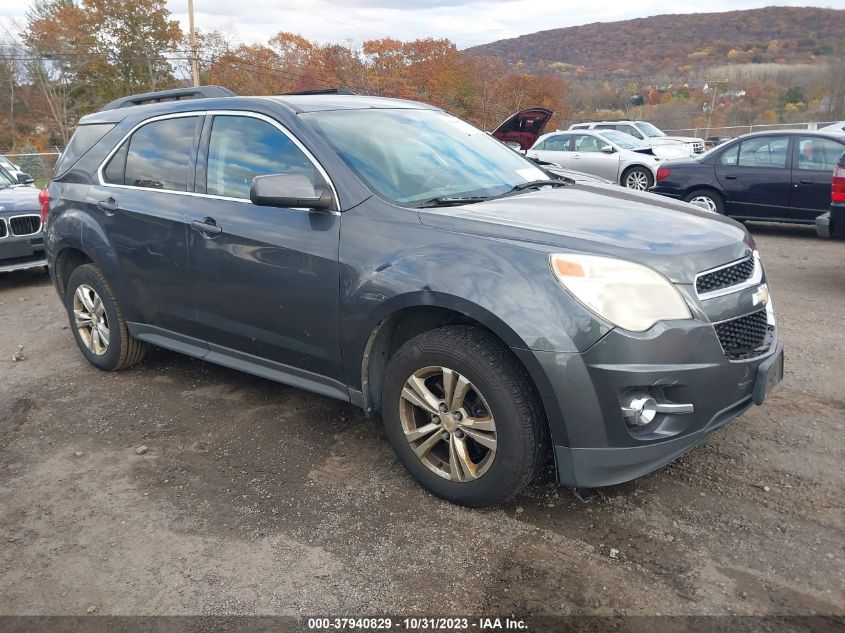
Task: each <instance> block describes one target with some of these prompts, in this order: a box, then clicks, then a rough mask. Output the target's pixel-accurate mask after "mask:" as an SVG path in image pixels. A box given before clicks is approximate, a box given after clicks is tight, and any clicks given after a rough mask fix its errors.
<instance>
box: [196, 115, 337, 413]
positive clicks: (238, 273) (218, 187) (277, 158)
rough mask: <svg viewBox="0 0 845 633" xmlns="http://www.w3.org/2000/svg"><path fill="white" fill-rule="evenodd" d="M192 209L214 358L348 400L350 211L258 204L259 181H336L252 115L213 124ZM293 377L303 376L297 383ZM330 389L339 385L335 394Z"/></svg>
mask: <svg viewBox="0 0 845 633" xmlns="http://www.w3.org/2000/svg"><path fill="white" fill-rule="evenodd" d="M202 138H203V140H202V143H201V146H200V156H199V159H198V168H197V177H196V181H197V182H196V190H197V194H196V195H195V196H193V198H192V202H191V208H190V211H189V216H190V223H189V226H190V228H189V230H188V254H189V255H188V259H189V266H190V272H191V277H192V279H193V280H194V283H193V285H192V287H191V292H190V296H191V297H192V299H193V305H194V308H195V310H196V314H197V320H196V324H195V329H194V334H193V335H194V336H196V337H197V338H201V339H203V340H205V341H207V342H208V344H209V347H210V349H211V352H210V354H209V356H208V358H209V359H214V360H215V362H221V363H222V364H225V365H229V366H238V363H249V364H250V366H251V369H250V370H251V371H254V372H256V373H262V371H258V370H256V367H258V366H260V367H261V368H263V370H264V371H263V373H264V374H266V375H268V376H270V377H274V378H276V379H279V380H282V381H284V382H288V383H293V384H300V383H298V382H297V379H298V380H300V381H306V382H307V383H308V386H309V388H311V389H315V390H317V391H321V386H322V387H324V388H325V389H323V390H322V392H323V393H330V394H331V395H334V396H336V397H337V396H339V395H342V393H343V394H345V387H343V386H342V385H341V384H340V383H339V382H333V381H335V380H340V379H341V378H342V373H341V364H340V342H339V334H340V325H339V323H340V319H339V315H338V311H339V290H338V283H339V275H338V245H339V236H340V213H339V212H337V211H329V210H319V211H317V210H309V209H280V208H276V207H264V206H257V205H254V204H252V203H251V202H250V200H249V190H250V184H251V182H252V179H253V178H254V177H255V176H258V175H264V174H273V173H291V172H296V173H301V174H304V175H306V176H307V177H308V178H309V179H311V180H312V181H313V182H314V183H315V184H319V185H321V186H322V185H323V184H324V183H325V182H327V180H328V177H327V176H326V175H325V172H324V171H323V170H322V168H321V167H320V166H319V165H318V164H317V163H316V161H315V160H314V159H313V158H312V157H311V156H310V155H309V154H308V153H307V152H306V151H305V149H304V147H303V146H302V145H301V144H300V143H299V141H298V140H296V139H295V137H294V136H293V135H292V134H291V133H290V132H288V131H287V130H286V129H285V128H283V126H281V125H280V124H279V123H278V122H276V121H274V120H272V119H270V118H268V117H265V116H263V115H257V114H251V113H218V114H216V115H214V116H213V117H208V121H207V122H206V124H205V128H204V130H203V135H202ZM291 376H293V377H294V379H293V380H292V379H291ZM326 385H329V386H328V387H327V386H326Z"/></svg>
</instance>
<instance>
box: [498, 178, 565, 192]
mask: <svg viewBox="0 0 845 633" xmlns="http://www.w3.org/2000/svg"><path fill="white" fill-rule="evenodd" d="M566 185H567V183H566V181H565V180H550V179H549V180H529V181H528V182H521V183H519V184H518V185H514V186H513V189H511V190H510V192H511V193H512V192H514V191H524V190H526V189H539V188H540V187H565V186H566Z"/></svg>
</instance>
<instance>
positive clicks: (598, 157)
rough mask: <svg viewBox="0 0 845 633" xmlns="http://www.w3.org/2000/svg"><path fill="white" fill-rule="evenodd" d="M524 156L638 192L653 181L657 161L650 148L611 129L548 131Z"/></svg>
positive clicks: (645, 188) (631, 137)
mask: <svg viewBox="0 0 845 633" xmlns="http://www.w3.org/2000/svg"><path fill="white" fill-rule="evenodd" d="M526 156H528V158H531V159H540V160H543V161H548V162H551V163H556V164H558V165H560V166H561V167H563V168H564V169H575V170H577V171H582V172H584V173H587V174H592V175H595V176H599V177H601V178H605V179H607V180H610V181H611V182H614V183H616V184H619V185H622V186H623V187H628V188H629V189H637V190H639V191H645V190H647V189H648V188H649V187H651V186H652V185H653V184H654V178H655V171H656V169H657V164H658V163H659V162H660V159H659V158H657V157H656V156H655V155H654V151H653V148H652V147H650V146H649V145H647V144H646V143H643V142H642V141H639V140H637V139H635V138H634V137H633V136H629V135H628V134H624V133H622V132H617V131H615V130H575V131H567V132H560V131H558V132H551V133H549V134H545V135H543V136H541V137H540V138H539V139H537V142H536V143H534V146H533V147H532V148H531V149H530V150H528V152H527V153H526Z"/></svg>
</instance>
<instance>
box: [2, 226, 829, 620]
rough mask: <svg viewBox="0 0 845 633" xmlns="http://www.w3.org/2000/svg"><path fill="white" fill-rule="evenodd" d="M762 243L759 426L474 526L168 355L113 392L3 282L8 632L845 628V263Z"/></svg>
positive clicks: (35, 285) (767, 240) (319, 411)
mask: <svg viewBox="0 0 845 633" xmlns="http://www.w3.org/2000/svg"><path fill="white" fill-rule="evenodd" d="M752 230H753V232H754V234H755V237H756V238H757V241H758V244H759V248H760V251H761V253H762V256H763V258H764V261H765V262H766V264H767V267H768V271H769V275H770V279H771V284H772V286H773V293H774V300H775V307H776V309H777V311H778V314H779V318H780V325H781V332H782V340H783V342H784V344H785V346H786V350H787V365H786V376H785V380H784V382H783V383H782V384H781V385H780V387H779V388H778V389H777V390H776V391H775V392H774V393H773V394H772V395H771V396H770V399H769V400H768V401H767V402H766V405H765V406H763V407H759V408H758V407H755V408H754V409H753V410H752V411H750V412H749V413H747V414H746V415H744V416H743V417H741V418H739V419H737V420H735V421H733V422H732V423H731V424H729V425H728V426H726V427H724V428H723V429H721V430H720V431H718V432H717V433H715V434H714V435H712V436H711V437H710V438H709V439H708V440H707V441H706V442H704V443H703V444H702V445H701V446H700V447H699V448H697V449H696V450H694V451H692V452H691V453H689V454H687V455H686V456H684V457H683V458H681V459H679V460H678V461H676V462H675V463H673V464H672V465H670V466H669V467H667V468H664V469H662V470H660V471H658V472H656V473H654V474H652V475H650V476H648V477H645V478H643V479H640V480H638V481H635V482H631V483H629V484H625V485H621V486H615V487H612V488H606V489H601V490H596V491H593V493H592V495H591V496H588V497H587V498H586V501H581V500H579V499H577V498H576V497H575V496H574V495H573V494H572V492H571V491H570V490H568V489H566V488H561V487H559V486H557V485H556V484H555V483H553V481H552V479H551V475H550V474H549V475H547V476H546V479H545V480H544V481H541V482H538V483H537V484H536V485H534V486H533V487H531V488H530V489H529V490H527V491H526V492H525V493H524V494H523V495H521V496H520V497H518V498H517V499H516V500H514V501H513V502H512V503H510V504H508V505H506V506H503V507H500V508H496V509H492V510H486V511H477V510H476V511H474V510H467V509H463V508H459V507H456V506H452V505H449V504H448V503H445V502H442V501H439V500H437V499H435V498H433V497H431V496H430V495H428V494H427V493H426V492H424V491H423V490H422V489H421V488H419V487H418V486H417V485H416V484H415V483H414V482H413V481H412V480H411V478H410V477H409V476H408V475H406V474H405V472H404V471H403V470H402V468H401V467H400V466H399V465H398V464H397V462H396V459H395V458H394V456H393V454H392V452H391V450H390V448H389V446H388V444H387V441H386V439H385V436H384V434H383V432H382V430H381V428H380V423H379V422H377V421H372V420H367V419H366V418H365V417H364V416H363V415H362V414H361V413H360V412H359V411H358V410H356V409H355V408H353V407H352V406H349V405H345V404H343V403H340V402H337V401H334V400H329V399H327V398H323V397H320V396H315V395H311V394H309V393H306V392H304V391H299V390H297V389H293V388H289V387H285V386H282V385H278V384H275V383H272V382H268V381H266V380H262V379H259V378H254V377H251V376H248V375H245V374H241V373H237V372H235V371H230V370H227V369H223V368H220V367H216V366H214V365H209V364H204V363H202V362H200V361H197V360H193V359H190V358H187V357H183V356H179V355H176V354H173V353H170V352H166V351H163V350H153V351H152V353H150V354H149V355H148V356H147V358H146V360H145V361H144V362H143V363H142V364H141V365H139V366H137V367H135V368H133V369H131V370H128V371H124V372H120V373H115V374H106V373H101V372H99V371H97V370H96V369H94V368H93V367H91V366H90V365H88V364H87V363H86V362H85V361H84V359H83V358H82V356H81V355H80V353H79V352H78V351H77V349H76V346H75V344H74V342H73V339H72V337H71V334H70V331H69V330H68V329H67V328H68V326H67V318H66V316H65V313H64V311H63V309H62V306H61V305H60V303H59V300H58V298H57V296H56V294H55V292H54V290H53V289H52V287H51V286H50V285H49V282H48V279H47V277H46V275H44V274H43V273H42V272H40V271H38V272H26V273H16V274H7V275H3V276H0V320H2V323H3V328H2V329H0V376H2V384H0V614H4V615H26V614H62V615H75V614H86V613H96V614H124V615H134V614H169V615H178V614H280V615H301V614H311V615H313V614H326V613H339V614H362V613H370V614H372V613H379V612H382V613H385V612H386V613H394V614H429V615H444V614H450V613H451V614H454V613H476V614H489V613H516V614H523V615H527V614H605V615H607V614H638V615H652V614H748V615H760V614H790V615H798V614H811V613H821V614H843V613H845V607H843V605H845V578H844V577H843V575H845V574H844V572H843V570H844V569H845V567H844V566H843V544H845V533H844V532H845V513H843V490H845V469H843V467H842V465H843V463H845V455H843V446H845V396H843V394H845V372H843V365H842V359H843V352H845V336H843V334H842V317H843V315H845V267H843V264H845V243H831V242H823V241H820V240H818V239H816V238H815V236H814V234H813V232H812V231H811V230H809V229H806V230H805V229H801V228H794V227H792V228H788V227H776V226H758V227H754V228H753V229H752ZM19 345H20V346H23V348H22V354H23V357H24V358H23V360H20V361H17V362H13V361H12V357H13V355H14V354H15V353H16V352H17V351H19V347H18V346H19ZM141 446H146V447H147V450H146V451H143V450H141V451H139V450H137V449H139V447H141ZM139 453H142V454H139Z"/></svg>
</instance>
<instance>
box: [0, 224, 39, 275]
mask: <svg viewBox="0 0 845 633" xmlns="http://www.w3.org/2000/svg"><path fill="white" fill-rule="evenodd" d="M46 265H47V256H46V254H45V252H44V234H43V233H37V234H35V235H27V236H23V237H16V236H7V237H3V238H0V273H7V272H14V271H17V270H26V269H28V268H37V267H39V266H46Z"/></svg>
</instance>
